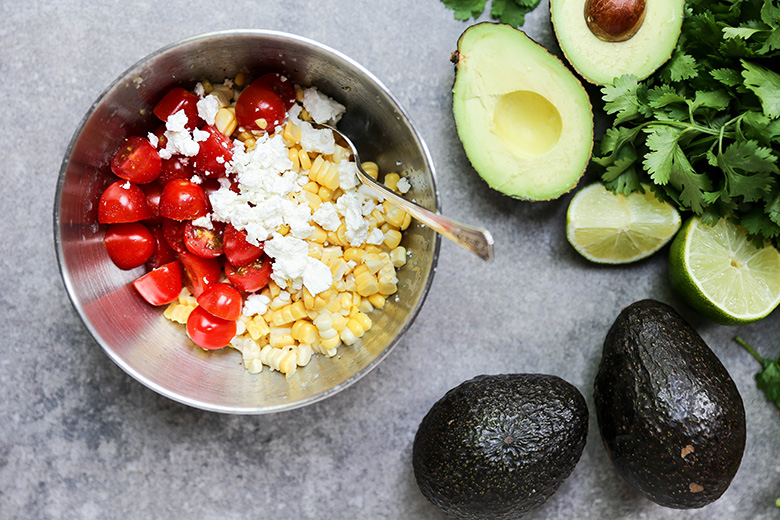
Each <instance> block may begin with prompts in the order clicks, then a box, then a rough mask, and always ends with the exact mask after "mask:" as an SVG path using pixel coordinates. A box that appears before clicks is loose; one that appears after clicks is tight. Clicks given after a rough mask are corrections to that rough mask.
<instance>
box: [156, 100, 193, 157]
mask: <svg viewBox="0 0 780 520" xmlns="http://www.w3.org/2000/svg"><path fill="white" fill-rule="evenodd" d="M186 125H187V114H185V113H184V110H179V111H178V112H175V113H173V114H171V115H170V116H168V121H166V123H165V138H166V139H167V141H166V143H165V148H163V149H162V150H160V157H161V158H162V159H170V158H171V157H173V154H179V155H184V156H185V157H193V156H195V155H197V154H198V151H200V145H199V144H198V143H197V142H196V141H195V139H193V137H192V134H191V133H190V131H189V130H187V128H186ZM196 131H199V130H196Z"/></svg>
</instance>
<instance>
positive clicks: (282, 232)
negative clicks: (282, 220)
mask: <svg viewBox="0 0 780 520" xmlns="http://www.w3.org/2000/svg"><path fill="white" fill-rule="evenodd" d="M276 231H277V232H278V233H279V234H280V235H282V236H287V235H288V234H289V233H290V226H288V225H287V224H282V225H281V226H279V228H277V230H276Z"/></svg>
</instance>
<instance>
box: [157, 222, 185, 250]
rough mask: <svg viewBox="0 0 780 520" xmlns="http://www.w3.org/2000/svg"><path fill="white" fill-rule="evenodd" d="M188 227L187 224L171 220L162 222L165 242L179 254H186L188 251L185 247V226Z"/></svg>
mask: <svg viewBox="0 0 780 520" xmlns="http://www.w3.org/2000/svg"><path fill="white" fill-rule="evenodd" d="M186 225H187V223H186V222H179V221H178V220H171V219H169V218H164V219H163V221H162V233H163V237H165V241H166V242H167V243H168V245H169V246H171V248H172V249H173V250H174V251H176V252H177V253H184V252H185V251H187V246H185V245H184V226H186Z"/></svg>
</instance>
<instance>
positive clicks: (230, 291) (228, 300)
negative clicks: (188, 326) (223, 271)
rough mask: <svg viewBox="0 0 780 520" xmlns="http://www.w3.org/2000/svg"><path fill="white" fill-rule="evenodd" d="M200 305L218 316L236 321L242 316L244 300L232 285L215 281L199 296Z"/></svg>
mask: <svg viewBox="0 0 780 520" xmlns="http://www.w3.org/2000/svg"><path fill="white" fill-rule="evenodd" d="M198 305H200V306H201V307H203V309H204V310H206V311H208V312H209V313H211V314H213V315H214V316H217V317H218V318H222V319H223V320H230V321H236V320H238V318H240V317H241V309H242V308H243V306H244V300H243V298H242V296H241V293H240V292H238V290H237V289H236V288H235V287H233V286H232V285H228V284H226V283H215V284H214V285H212V286H211V287H209V288H208V289H206V290H205V291H203V294H201V295H200V296H198Z"/></svg>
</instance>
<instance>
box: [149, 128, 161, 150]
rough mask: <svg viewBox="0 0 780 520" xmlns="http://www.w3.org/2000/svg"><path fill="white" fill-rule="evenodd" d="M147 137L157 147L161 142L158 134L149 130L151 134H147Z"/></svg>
mask: <svg viewBox="0 0 780 520" xmlns="http://www.w3.org/2000/svg"><path fill="white" fill-rule="evenodd" d="M146 138H147V139H148V140H149V142H150V143H151V144H152V146H154V147H155V148H157V145H158V144H160V140H159V139H157V135H156V134H155V133H154V132H149V134H148V135H147V136H146Z"/></svg>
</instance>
